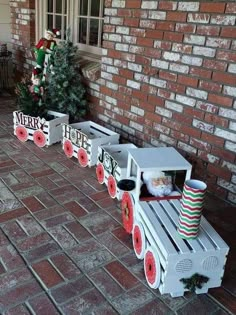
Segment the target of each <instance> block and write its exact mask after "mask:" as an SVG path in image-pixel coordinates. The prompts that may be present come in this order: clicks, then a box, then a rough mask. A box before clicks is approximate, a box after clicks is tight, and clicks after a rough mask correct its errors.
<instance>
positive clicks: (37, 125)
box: [13, 111, 69, 147]
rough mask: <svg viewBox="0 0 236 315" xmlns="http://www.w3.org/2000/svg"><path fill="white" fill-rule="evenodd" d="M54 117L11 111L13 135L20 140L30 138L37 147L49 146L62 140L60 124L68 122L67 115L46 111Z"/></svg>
mask: <svg viewBox="0 0 236 315" xmlns="http://www.w3.org/2000/svg"><path fill="white" fill-rule="evenodd" d="M47 113H48V114H49V115H51V116H53V117H54V118H53V119H51V120H48V121H46V120H45V119H44V118H40V117H32V116H29V115H24V114H23V113H22V112H21V111H14V112H13V126H14V135H16V136H17V137H18V139H19V140H21V141H27V140H31V141H34V143H35V144H36V145H37V146H39V147H44V146H49V145H52V144H54V143H57V142H61V140H62V124H65V123H68V122H69V115H67V114H62V113H58V112H55V111H48V112H47Z"/></svg>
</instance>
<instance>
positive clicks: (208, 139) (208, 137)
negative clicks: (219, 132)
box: [201, 132, 224, 147]
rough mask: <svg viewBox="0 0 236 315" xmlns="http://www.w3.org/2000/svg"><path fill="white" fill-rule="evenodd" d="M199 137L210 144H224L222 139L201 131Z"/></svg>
mask: <svg viewBox="0 0 236 315" xmlns="http://www.w3.org/2000/svg"><path fill="white" fill-rule="evenodd" d="M201 139H202V140H203V141H206V142H208V143H210V144H212V145H217V146H219V147H223V145H224V139H222V138H219V137H217V136H214V135H211V134H209V133H205V132H202V134H201Z"/></svg>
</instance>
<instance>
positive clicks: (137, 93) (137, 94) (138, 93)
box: [132, 90, 148, 102]
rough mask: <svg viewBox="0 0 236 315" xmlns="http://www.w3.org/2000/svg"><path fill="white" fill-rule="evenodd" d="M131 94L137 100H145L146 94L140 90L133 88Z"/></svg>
mask: <svg viewBox="0 0 236 315" xmlns="http://www.w3.org/2000/svg"><path fill="white" fill-rule="evenodd" d="M132 95H133V96H134V97H136V98H138V99H139V100H142V101H144V102H145V101H147V98H148V95H147V94H146V93H143V92H141V91H137V90H133V91H132Z"/></svg>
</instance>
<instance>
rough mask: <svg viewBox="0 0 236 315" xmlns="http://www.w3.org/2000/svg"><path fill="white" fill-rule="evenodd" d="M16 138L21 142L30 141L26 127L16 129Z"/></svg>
mask: <svg viewBox="0 0 236 315" xmlns="http://www.w3.org/2000/svg"><path fill="white" fill-rule="evenodd" d="M15 132H16V136H17V138H18V139H19V140H20V141H21V142H25V141H27V140H28V131H27V129H26V128H25V127H24V126H17V127H16V130H15Z"/></svg>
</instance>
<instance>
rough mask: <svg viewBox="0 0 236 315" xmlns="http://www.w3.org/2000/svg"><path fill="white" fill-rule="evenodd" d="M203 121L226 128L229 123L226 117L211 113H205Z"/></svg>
mask: <svg viewBox="0 0 236 315" xmlns="http://www.w3.org/2000/svg"><path fill="white" fill-rule="evenodd" d="M205 121H206V122H208V123H211V124H214V126H217V125H218V126H221V127H224V128H226V129H227V128H228V125H229V121H228V119H226V118H223V117H219V116H216V115H212V114H209V113H206V114H205Z"/></svg>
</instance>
